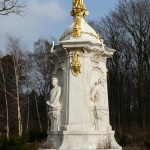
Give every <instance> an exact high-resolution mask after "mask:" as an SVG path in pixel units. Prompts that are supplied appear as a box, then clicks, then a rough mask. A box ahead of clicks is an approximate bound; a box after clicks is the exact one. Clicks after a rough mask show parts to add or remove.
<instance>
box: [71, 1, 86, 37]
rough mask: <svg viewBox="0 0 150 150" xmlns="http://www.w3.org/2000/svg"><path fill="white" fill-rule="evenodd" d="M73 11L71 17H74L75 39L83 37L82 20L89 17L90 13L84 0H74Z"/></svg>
mask: <svg viewBox="0 0 150 150" xmlns="http://www.w3.org/2000/svg"><path fill="white" fill-rule="evenodd" d="M72 4H73V6H72V11H71V13H70V14H71V16H73V17H74V28H73V33H72V36H73V37H80V36H81V18H83V17H84V16H86V15H88V11H87V9H86V7H85V5H84V2H83V0H73V2H72Z"/></svg>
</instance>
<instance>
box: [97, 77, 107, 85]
mask: <svg viewBox="0 0 150 150" xmlns="http://www.w3.org/2000/svg"><path fill="white" fill-rule="evenodd" d="M104 83H105V79H104V78H102V77H101V78H99V79H98V84H102V85H104Z"/></svg>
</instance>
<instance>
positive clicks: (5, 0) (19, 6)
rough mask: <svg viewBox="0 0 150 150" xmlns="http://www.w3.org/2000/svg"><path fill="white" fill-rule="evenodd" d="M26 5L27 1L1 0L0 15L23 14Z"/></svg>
mask: <svg viewBox="0 0 150 150" xmlns="http://www.w3.org/2000/svg"><path fill="white" fill-rule="evenodd" d="M25 6H26V5H25V1H21V0H20V1H19V0H0V15H8V14H17V15H22V13H23V9H24V8H25Z"/></svg>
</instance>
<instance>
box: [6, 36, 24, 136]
mask: <svg viewBox="0 0 150 150" xmlns="http://www.w3.org/2000/svg"><path fill="white" fill-rule="evenodd" d="M23 47H24V45H23V43H22V42H21V40H20V39H19V38H16V37H12V36H8V41H7V50H8V51H9V53H10V54H11V56H12V59H13V64H9V65H10V66H11V67H12V69H13V70H14V75H15V81H14V82H15V87H16V93H15V95H14V96H15V98H16V101H17V114H18V133H19V136H21V135H22V133H23V127H22V115H21V105H20V94H19V93H20V91H21V84H22V78H23V77H24V76H25V75H24V73H25V72H24V69H25V67H26V60H25V59H24V54H23V50H24V48H23Z"/></svg>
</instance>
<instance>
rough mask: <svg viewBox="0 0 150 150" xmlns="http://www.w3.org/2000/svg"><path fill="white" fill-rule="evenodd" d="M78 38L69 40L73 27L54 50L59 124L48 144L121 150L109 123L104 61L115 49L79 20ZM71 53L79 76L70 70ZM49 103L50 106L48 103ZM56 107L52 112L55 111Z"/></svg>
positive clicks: (69, 149)
mask: <svg viewBox="0 0 150 150" xmlns="http://www.w3.org/2000/svg"><path fill="white" fill-rule="evenodd" d="M81 27H82V31H84V32H87V31H88V33H92V34H85V33H84V32H83V34H82V36H81V37H80V38H72V37H71V32H72V30H73V24H72V25H71V26H70V27H69V28H68V29H67V30H66V32H65V35H66V36H64V38H62V39H61V41H60V43H61V47H59V48H58V49H56V50H53V53H52V54H51V59H52V60H53V61H54V63H55V70H54V73H53V76H54V77H56V78H57V79H58V83H59V85H60V87H61V96H60V97H59V101H58V100H57V102H60V104H59V106H61V107H56V108H57V109H58V108H59V112H60V119H59V120H60V121H59V124H58V123H57V122H56V123H54V124H56V126H58V125H59V128H57V127H56V128H55V127H53V129H54V130H51V131H48V138H47V140H48V141H53V143H54V148H55V149H57V150H96V149H98V146H99V145H101V148H100V149H110V147H106V145H108V143H109V144H110V145H111V149H113V150H115V149H116V150H121V149H122V148H121V147H120V146H119V145H118V144H117V143H116V141H115V138H114V131H112V129H111V126H110V122H109V105H108V91H107V68H106V60H107V58H108V57H111V56H112V55H113V52H114V50H113V49H109V48H107V47H106V46H105V45H104V44H103V40H102V39H101V40H98V39H97V38H96V32H95V31H94V30H93V29H92V28H91V27H90V26H89V25H88V24H87V23H86V22H85V21H84V20H82V24H81ZM73 52H77V53H78V60H79V61H80V63H81V73H79V74H78V76H74V74H72V71H71V62H72V55H73ZM50 104H51V103H50ZM56 108H55V107H54V108H52V111H55V110H54V109H56Z"/></svg>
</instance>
